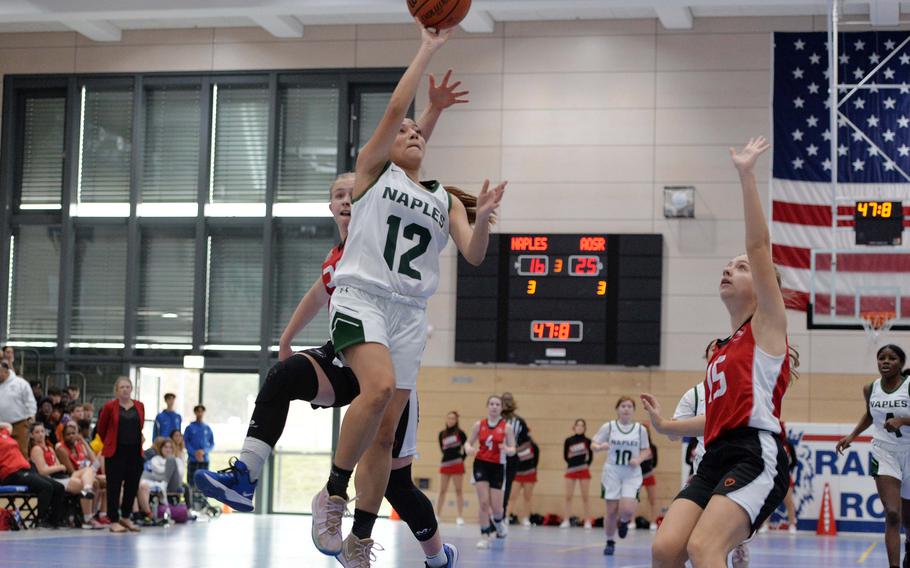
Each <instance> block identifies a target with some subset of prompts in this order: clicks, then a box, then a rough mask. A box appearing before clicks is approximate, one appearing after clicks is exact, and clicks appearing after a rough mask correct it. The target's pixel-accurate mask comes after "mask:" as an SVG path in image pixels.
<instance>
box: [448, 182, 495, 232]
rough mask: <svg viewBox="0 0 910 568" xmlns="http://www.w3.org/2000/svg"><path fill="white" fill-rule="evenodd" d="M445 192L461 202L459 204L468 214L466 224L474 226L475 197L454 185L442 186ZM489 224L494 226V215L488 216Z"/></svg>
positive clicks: (475, 216) (475, 218) (475, 217)
mask: <svg viewBox="0 0 910 568" xmlns="http://www.w3.org/2000/svg"><path fill="white" fill-rule="evenodd" d="M443 187H444V188H445V190H446V191H448V192H449V195H451V196H452V197H454V198H455V199H457V200H458V201H461V204H462V205H464V210H465V211H466V212H467V214H468V223H470V224H472V225H473V224H474V221H476V220H477V196H476V195H471V194H470V193H468V192H466V191H464V190H463V189H461V188H459V187H455V186H454V185H445V186H443ZM490 224H491V225H495V224H496V215H495V214H494V215H490Z"/></svg>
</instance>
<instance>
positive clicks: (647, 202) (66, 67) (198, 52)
mask: <svg viewBox="0 0 910 568" xmlns="http://www.w3.org/2000/svg"><path fill="white" fill-rule="evenodd" d="M824 25H825V23H824V19H823V18H812V17H795V18H715V19H705V18H699V19H697V20H696V23H695V29H693V30H691V31H685V32H678V31H673V32H669V31H666V30H663V29H662V28H661V27H660V26H659V24H658V23H657V22H656V21H655V20H627V21H589V22H584V21H582V22H526V23H511V24H505V25H502V24H500V25H497V27H496V30H495V31H494V33H492V34H465V33H461V32H459V33H457V34H456V36H455V37H454V38H453V39H452V40H451V41H450V43H449V44H448V45H446V46H445V47H444V48H443V49H442V51H441V52H440V53H439V54H438V55H437V56H436V58H435V60H434V61H433V64H432V71H434V72H436V73H437V74H442V73H443V72H444V71H445V69H446V68H447V67H449V66H453V67H455V68H456V72H457V77H458V78H459V79H460V80H463V81H464V84H465V86H466V87H468V88H469V89H470V90H471V104H470V105H467V106H465V107H463V108H458V109H456V110H452V111H449V112H448V113H447V115H445V116H444V117H443V119H442V121H441V123H440V125H439V127H438V129H437V131H436V133H435V134H434V137H433V139H432V142H431V145H430V150H429V153H428V157H427V160H426V172H427V173H428V174H429V175H431V176H433V177H437V178H439V179H441V180H444V181H445V182H446V183H450V184H456V185H460V186H462V187H465V188H467V189H470V190H472V191H477V190H478V189H479V187H480V184H481V182H482V181H483V179H484V178H487V177H488V178H490V179H492V180H494V181H495V180H500V179H508V180H510V186H509V190H508V195H507V197H506V198H505V202H504V204H503V207H502V211H501V215H500V223H499V224H498V229H499V230H501V231H508V232H515V231H551V232H561V231H562V232H570V231H571V232H581V231H599V232H645V233H650V232H660V233H662V234H663V235H664V240H665V247H666V251H665V253H666V254H665V266H664V297H663V310H664V311H663V329H662V343H663V348H662V355H661V359H662V362H663V364H662V365H661V367H660V368H659V369H654V370H644V369H641V370H639V369H633V370H583V371H578V370H572V369H528V368H514V367H508V366H503V367H498V368H496V367H474V366H458V365H455V363H454V360H453V354H454V328H455V317H454V313H455V262H454V252H453V249H452V247H451V246H450V248H449V249H448V251H447V253H446V257H445V258H444V259H443V262H442V273H443V274H442V278H441V284H440V290H439V293H438V294H437V295H436V297H434V298H433V300H432V301H431V303H430V320H431V323H432V326H433V332H432V335H431V337H430V340H429V344H428V347H427V351H426V355H425V358H424V363H425V368H424V369H423V371H422V376H421V382H420V389H421V400H422V406H421V414H422V415H423V423H422V426H421V429H420V442H421V444H420V449H421V452H422V454H423V456H424V459H423V460H421V461H420V462H419V465H417V466H416V468H415V472H416V475H417V476H418V477H430V478H432V485H431V492H432V491H435V487H436V483H437V481H436V476H435V474H434V471H435V466H434V464H435V463H436V462H437V460H438V455H439V454H438V450H437V449H436V445H435V436H436V432H437V431H438V430H439V429H440V427H441V425H442V416H443V415H444V413H445V412H446V411H447V410H449V409H452V408H457V409H459V410H460V411H461V412H462V413H463V419H462V426H463V428H464V429H465V430H469V428H470V424H471V423H472V422H473V421H474V420H476V419H478V418H479V416H480V414H481V412H482V411H483V403H484V400H485V398H486V395H487V394H489V393H492V392H502V391H504V390H511V391H512V392H514V393H515V394H516V398H517V400H518V403H519V405H520V407H521V408H520V410H519V413H520V414H522V415H523V416H524V417H525V418H526V419H527V421H528V422H529V424H530V426H531V428H532V430H533V433H534V436H535V438H536V439H537V440H538V442H539V443H540V445H541V449H542V453H543V459H542V462H541V475H540V477H541V482H540V484H539V486H538V495H539V498H538V503H539V505H540V506H539V507H538V509H539V510H541V511H558V510H559V507H558V501H559V495H561V492H562V478H561V472H562V467H563V463H562V460H561V451H562V446H561V444H562V440H563V439H564V438H565V437H566V436H567V435H568V434H569V428H570V427H571V424H572V421H573V420H574V419H575V418H576V417H584V418H586V419H587V420H588V422H589V429H590V432H589V434H593V432H594V431H595V430H596V428H597V427H598V426H599V425H600V423H601V422H603V421H605V420H607V419H609V418H611V417H612V416H613V404H614V402H615V399H616V398H617V397H618V396H619V395H620V394H634V393H637V392H641V391H645V390H650V391H652V392H655V393H657V394H659V395H660V397H661V400H662V402H663V404H664V405H665V406H666V407H667V409H668V411H669V410H671V409H672V407H673V406H675V403H676V400H677V399H678V397H679V395H680V394H681V393H682V392H683V391H684V390H685V389H686V388H688V387H689V386H691V385H692V384H694V383H695V382H696V381H698V380H699V379H700V370H701V369H702V368H703V362H702V360H701V358H700V356H701V353H702V352H703V350H704V347H705V345H706V343H707V342H708V341H709V339H711V338H714V337H718V336H723V335H726V334H727V333H728V331H729V325H730V324H729V321H728V320H727V317H726V312H725V310H724V309H723V307H722V305H721V304H720V302H719V301H718V299H717V284H718V281H719V279H720V271H721V269H722V268H723V266H724V264H725V263H726V262H727V260H728V259H729V258H730V257H732V256H734V255H736V254H739V253H740V252H742V249H743V245H742V242H743V227H742V210H741V204H740V198H739V195H738V192H739V189H738V183H737V176H736V174H735V171H734V170H733V168H732V166H730V164H729V160H728V155H727V148H728V147H729V146H731V145H733V144H741V143H742V142H744V141H745V140H746V139H748V138H749V137H750V136H751V135H755V134H769V130H770V111H769V100H770V98H769V96H770V89H771V85H770V79H769V67H770V57H771V32H772V31H809V30H823V29H824ZM305 35H306V37H305V38H303V39H297V40H285V39H277V38H274V37H272V36H271V35H269V34H268V33H267V32H265V31H263V30H261V29H258V28H224V29H193V30H161V31H157V30H144V31H127V32H124V34H123V40H122V41H121V42H118V43H96V42H92V41H90V40H88V39H86V38H84V37H82V36H80V35H78V34H75V33H32V34H24V33H17V34H0V74H10V73H29V74H32V73H104V72H139V71H146V72H167V71H212V70H217V71H222V70H243V71H246V70H262V69H297V68H346V67H375V66H382V67H392V66H402V67H403V66H405V65H407V63H408V62H409V61H410V58H411V57H412V55H413V53H414V52H415V49H416V47H417V40H416V37H417V35H416V32H415V30H414V28H413V26H411V25H375V26H326V27H316V26H308V27H306V30H305ZM424 93H425V87H422V88H421V93H420V95H419V97H418V111H419V110H420V108H422V105H423V104H424V102H425V101H424V98H423V97H425V94H424ZM758 173H759V180H760V183H762V184H763V187H764V183H765V182H767V179H768V171H767V161H764V162H762V164H761V165H760V167H759V170H758ZM679 184H684V185H695V186H696V188H697V204H696V216H697V218H696V219H687V220H681V221H674V220H665V219H664V218H663V214H662V192H663V186H664V185H679ZM763 193H766V192H764V191H763ZM764 197H765V198H766V197H767V196H766V195H765V196H764ZM791 316H792V317H791V334H792V343H794V344H795V345H796V346H797V347H798V348H799V350H800V352H801V353H802V367H801V370H802V372H803V377H802V378H801V379H800V381H799V382H798V383H797V384H796V386H795V387H794V388H793V389H792V390H791V392H790V393H789V394H788V396H787V399H786V402H785V410H784V416H785V418H786V419H788V420H799V421H831V422H834V421H836V422H844V421H852V420H854V419H855V418H856V417H857V416H858V413H859V412H860V411H861V407H860V404H859V402H858V401H859V392H860V385H861V384H862V382H863V381H866V380H868V375H869V374H870V373H872V372H874V365H873V360H872V355H871V350H870V349H869V348H867V345H866V342H865V339H864V336H863V334H862V333H854V332H850V333H841V332H831V331H813V332H808V331H807V330H806V329H805V318H804V315H803V314H801V313H793V314H791ZM905 337H906V336H898V337H897V338H896V339H898V341H899V342H900V341H901V340H903V339H904V338H905ZM659 443H660V449H661V450H662V453H661V464H660V467H659V469H658V482H659V487H660V489H661V491H662V493H663V495H664V496H666V497H669V496H670V495H672V494H673V492H674V490H675V488H676V487H677V482H678V479H679V471H678V446H677V445H676V444H671V443H670V442H668V441H667V440H666V439H663V438H661V439H660V440H659ZM601 460H602V457H599V459H598V460H596V461H595V469H597V468H599V464H600V463H601ZM592 492H593V491H592ZM472 493H473V492H472V491H471V490H470V488H468V494H469V495H470V499H471V501H472V503H473V494H472ZM595 503H597V502H595ZM599 506H600V505H599V504H598V508H599ZM451 511H452V510H451V509H449V511H448V512H449V513H451ZM473 511H474V508H473V507H472V508H471V509H470V510H469V512H468V514H469V515H471V516H473ZM446 516H447V517H449V516H450V515H448V514H447V515H446Z"/></svg>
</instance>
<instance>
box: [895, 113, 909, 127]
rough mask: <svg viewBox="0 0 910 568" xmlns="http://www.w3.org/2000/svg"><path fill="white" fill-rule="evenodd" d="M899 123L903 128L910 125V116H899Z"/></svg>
mask: <svg viewBox="0 0 910 568" xmlns="http://www.w3.org/2000/svg"><path fill="white" fill-rule="evenodd" d="M897 125H898V126H900V127H901V128H908V127H910V118H907V117H906V116H902V117H900V118H898V119H897Z"/></svg>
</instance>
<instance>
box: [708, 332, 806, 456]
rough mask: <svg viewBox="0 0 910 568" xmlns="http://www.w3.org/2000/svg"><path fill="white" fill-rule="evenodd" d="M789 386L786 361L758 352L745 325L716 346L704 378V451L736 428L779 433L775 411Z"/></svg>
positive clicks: (784, 358) (782, 356)
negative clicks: (717, 439)
mask: <svg viewBox="0 0 910 568" xmlns="http://www.w3.org/2000/svg"><path fill="white" fill-rule="evenodd" d="M789 383H790V360H789V357H787V354H786V353H784V354H783V355H780V356H778V357H774V356H771V355H768V354H767V353H765V352H764V351H762V350H761V348H759V346H758V344H757V343H756V342H755V336H754V335H753V334H752V322H751V321H749V322H746V323H744V324H743V326H742V327H740V328H739V329H738V330H736V333H734V334H733V335H732V336H731V337H730V338H729V339H727V340H725V341H723V342H719V343H718V346H717V350H716V351H715V352H714V356H713V357H712V358H711V361H710V362H709V363H708V370H707V376H706V377H705V447H706V448H708V449H710V445H711V442H712V441H714V440H715V439H716V438H718V437H720V436H722V435H723V434H724V433H726V432H729V431H730V430H735V429H736V428H746V427H749V428H758V429H760V430H767V431H769V432H773V433H775V434H779V433H780V408H781V401H782V399H783V398H784V393H785V392H787V386H788V385H789Z"/></svg>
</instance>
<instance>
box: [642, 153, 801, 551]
mask: <svg viewBox="0 0 910 568" xmlns="http://www.w3.org/2000/svg"><path fill="white" fill-rule="evenodd" d="M769 148H770V145H769V144H768V143H767V142H766V141H765V139H764V138H762V137H759V138H756V139H753V140H750V141H749V143H748V144H747V145H746V147H745V148H743V149H742V150H739V151H737V150H735V149H732V148H731V149H730V155H731V158H732V160H733V164H734V166H735V167H736V169H737V171H738V172H739V177H740V182H741V184H742V195H743V213H744V218H745V225H746V235H745V236H746V254H744V255H740V256H737V257H735V258H733V259H732V260H731V261H730V262H729V263H728V264H727V266H726V267H725V268H724V270H723V274H722V277H721V281H720V290H719V291H720V297H721V300H722V301H723V302H724V305H725V307H726V308H727V312H728V314H729V316H730V328H731V335H730V337H729V338H727V339H724V340H722V341H720V342H718V344H717V349H716V351H715V352H714V354H713V355H712V357H711V359H710V361H709V362H708V369H707V376H706V378H705V397H706V414H705V416H704V418H702V417H696V418H691V419H688V420H677V421H672V422H669V423H668V424H665V425H662V424H661V422H662V419H661V417H660V414H659V411H660V408H659V405H658V404H657V400H656V399H655V398H654V397H653V396H651V395H648V394H643V395H642V401H643V402H644V405H645V410H647V411H648V412H649V413H650V414H651V415H652V417H651V418H652V424H654V426H655V428H657V429H658V431H661V432H663V433H672V434H685V435H693V436H694V435H699V434H701V433H702V431H703V432H704V435H705V446H706V453H705V457H704V459H703V460H702V463H701V466H700V467H699V469H698V472H697V473H696V474H695V476H694V477H693V478H692V480H691V481H690V483H689V484H688V485H687V486H686V488H684V489H683V490H682V491H681V492H680V494H679V496H678V497H677V499H676V500H675V501H674V502H673V504H672V505H671V507H670V510H669V511H668V512H667V516H666V517H665V518H664V522H663V524H661V526H660V529H658V531H657V536H656V537H655V539H654V543H653V546H652V565H653V566H655V567H658V568H661V567H667V566H683V565H684V564H685V561H686V559H687V558H689V559H691V560H692V563H693V564H694V565H696V566H698V567H699V568H701V567H702V566H706V567H715V566H716V567H721V566H726V560H727V554H728V553H729V552H730V551H731V550H733V548H734V547H735V546H736V545H737V544H739V543H741V542H743V541H744V540H746V539H747V538H749V537H750V536H751V535H752V533H753V532H754V531H755V530H756V529H757V528H758V527H759V526H761V524H762V523H763V522H764V521H765V519H767V517H768V516H769V515H770V514H771V512H772V511H773V510H774V509H775V508H777V506H778V505H779V504H780V503H781V501H782V500H783V498H784V495H786V493H787V487H788V485H789V475H788V471H787V465H788V464H787V454H786V451H785V450H784V447H783V444H782V442H781V440H780V436H779V434H780V408H781V400H782V398H783V395H784V393H785V392H786V389H787V386H788V384H789V381H790V378H791V376H790V361H789V359H788V357H787V353H788V345H787V314H786V310H785V308H784V298H783V295H782V293H781V290H780V282H779V276H778V274H777V271H776V270H775V268H774V263H773V261H772V258H771V241H770V236H769V233H768V225H767V222H766V221H765V216H764V213H763V212H762V207H761V200H760V198H759V195H758V188H757V182H756V179H755V173H754V168H755V163H756V162H757V161H758V157H759V156H760V155H761V154H763V153H764V152H766V151H767V150H768V149H769Z"/></svg>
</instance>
